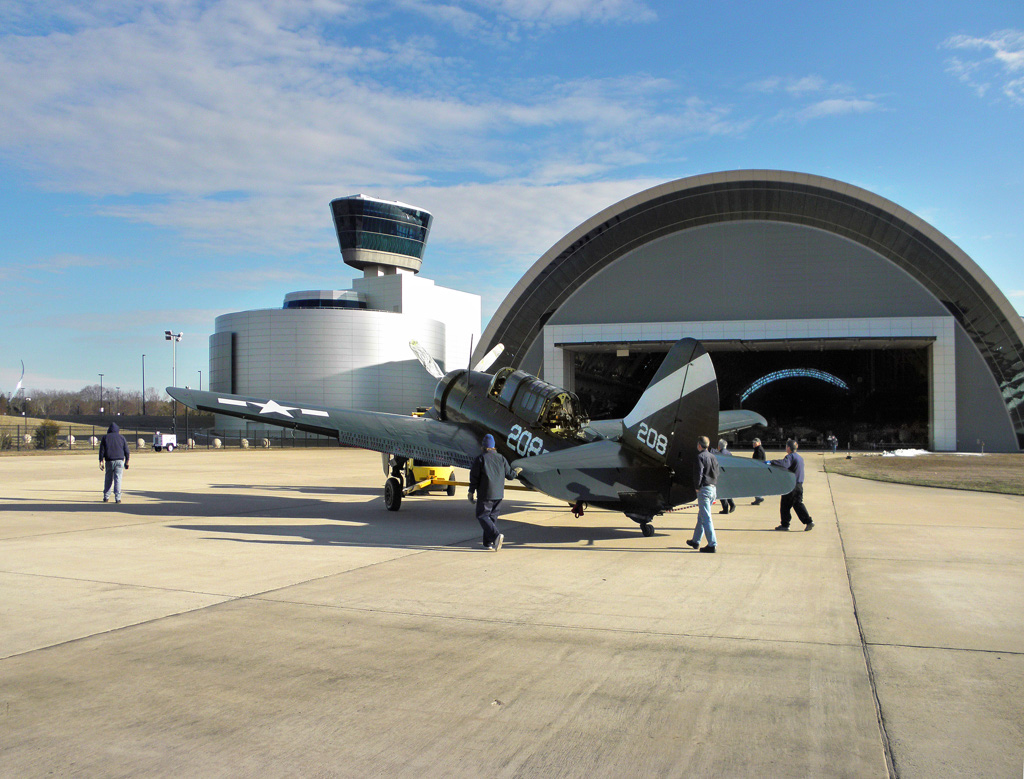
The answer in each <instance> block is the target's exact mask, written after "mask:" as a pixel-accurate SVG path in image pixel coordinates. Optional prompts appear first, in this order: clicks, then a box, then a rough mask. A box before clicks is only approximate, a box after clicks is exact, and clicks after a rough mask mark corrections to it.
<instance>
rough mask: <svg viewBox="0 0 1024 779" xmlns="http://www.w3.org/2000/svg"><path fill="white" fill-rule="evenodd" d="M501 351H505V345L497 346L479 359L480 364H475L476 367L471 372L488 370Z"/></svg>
mask: <svg viewBox="0 0 1024 779" xmlns="http://www.w3.org/2000/svg"><path fill="white" fill-rule="evenodd" d="M503 351H505V344H498V345H497V346H495V347H494V348H493V349H491V351H489V352H487V354H485V355H484V356H483V357H481V358H480V362H478V363H477V364H476V367H475V368H474V369H473V370H475V371H483V372H486V371H487V369H488V368H490V367H491V366H492V365H494V361H495V360H497V359H498V358H499V357H500V356H501V353H502V352H503Z"/></svg>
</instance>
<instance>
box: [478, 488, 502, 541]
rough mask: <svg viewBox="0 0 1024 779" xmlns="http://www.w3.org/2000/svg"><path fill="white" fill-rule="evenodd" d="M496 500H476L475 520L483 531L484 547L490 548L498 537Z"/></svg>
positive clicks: (497, 501)
mask: <svg viewBox="0 0 1024 779" xmlns="http://www.w3.org/2000/svg"><path fill="white" fill-rule="evenodd" d="M499 503H501V499H498V500H477V502H476V519H477V522H479V523H480V527H482V528H483V531H484V546H490V545H491V544H493V543H494V539H496V538H497V537H498V504H499Z"/></svg>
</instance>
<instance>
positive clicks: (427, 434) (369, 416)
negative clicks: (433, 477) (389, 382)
mask: <svg viewBox="0 0 1024 779" xmlns="http://www.w3.org/2000/svg"><path fill="white" fill-rule="evenodd" d="M167 394H168V395H170V396H171V397H172V398H174V399H175V400H177V401H179V402H181V403H184V404H185V405H186V406H188V407H189V408H194V409H196V410H198V411H210V412H213V413H215V414H223V415H225V416H231V417H237V418H239V419H246V420H249V421H251V422H256V423H258V424H260V425H267V426H274V427H284V428H289V429H292V430H303V431H306V432H309V433H316V434H318V435H326V436H331V437H332V438H337V439H338V441H339V442H340V443H342V444H347V445H349V446H358V447H360V448H362V449H370V450H372V451H375V452H387V453H390V454H395V455H398V456H400V457H413V458H416V459H419V460H426V461H430V462H437V463H451V464H452V465H457V466H459V467H462V468H469V467H470V466H471V465H472V464H473V458H474V457H476V455H477V454H478V453H479V452H480V444H479V442H478V440H477V436H476V434H475V433H474V432H473V431H472V430H470V429H468V428H464V427H461V426H459V425H455V424H451V423H442V422H438V421H437V420H436V419H429V418H427V417H413V416H403V415H401V414H385V413H382V412H378V411H356V410H354V409H338V408H327V407H323V406H314V405H310V404H306V403H289V402H285V401H276V400H272V399H269V398H255V397H247V396H244V395H229V394H226V393H222V392H199V391H197V390H190V389H183V388H181V387H168V388H167Z"/></svg>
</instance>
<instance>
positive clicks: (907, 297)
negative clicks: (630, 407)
mask: <svg viewBox="0 0 1024 779" xmlns="http://www.w3.org/2000/svg"><path fill="white" fill-rule="evenodd" d="M683 336H691V337H694V338H698V339H700V340H701V341H703V342H704V344H705V345H706V346H707V347H708V349H709V351H711V352H712V353H713V354H712V356H713V358H714V360H715V363H716V368H718V372H719V385H720V390H722V402H723V407H730V406H736V405H738V403H739V400H738V399H739V397H740V390H741V389H742V388H743V386H744V385H746V384H747V382H750V381H752V380H753V379H756V378H758V374H759V372H766V366H769V367H771V366H773V365H774V366H780V367H800V366H801V365H802V364H804V363H805V361H807V360H812V361H813V360H818V361H820V360H822V359H828V360H830V362H828V365H830V366H832V368H831V369H830V370H829V373H831V374H833V375H838V374H841V373H843V372H844V370H843V368H844V366H865V365H869V364H870V365H874V364H875V363H876V362H877V361H881V360H882V359H883V358H885V356H886V355H892V354H899V355H906V356H907V360H909V361H910V362H911V363H912V364H916V365H917V366H918V367H917V369H916V373H914V374H913V375H919V376H920V387H921V389H920V392H919V397H920V400H919V404H920V407H921V408H922V411H921V416H922V417H923V421H922V423H921V430H922V438H923V439H924V442H925V443H926V445H927V446H928V448H930V449H932V450H934V451H978V450H979V449H982V448H984V450H986V451H1004V452H1016V451H1020V450H1021V449H1022V448H1024V325H1022V319H1021V316H1020V315H1019V314H1018V313H1017V312H1016V311H1015V310H1014V308H1013V306H1012V305H1011V304H1010V302H1009V301H1008V300H1007V298H1006V296H1005V295H1003V293H1002V292H1000V290H999V289H998V288H997V287H996V286H995V285H994V284H993V283H992V281H991V279H989V278H988V276H987V275H986V274H985V273H984V272H983V271H982V270H981V269H980V268H979V267H978V266H977V265H976V264H975V263H974V262H973V261H972V260H971V259H970V258H969V257H968V256H967V255H966V254H965V253H964V252H963V251H962V250H961V249H960V248H959V247H957V246H956V245H955V244H954V243H953V242H952V241H951V240H949V239H948V238H947V237H946V236H944V235H943V234H942V233H940V232H939V231H938V230H936V229H935V228H934V227H932V226H931V225H929V224H928V223H926V222H925V221H924V220H922V219H920V218H919V217H917V216H915V215H914V214H912V213H910V212H909V211H907V210H906V209H904V208H901V207H900V206H898V205H896V204H894V203H892V202H890V201H888V200H886V199H884V198H882V197H880V196H878V195H876V194H874V193H872V192H868V191H866V190H864V189H860V188H858V187H856V186H853V185H851V184H846V183H843V182H841V181H836V180H832V179H828V178H823V177H820V176H813V175H808V174H804V173H795V172H784V171H768V170H738V171H727V172H719V173H710V174H705V175H699V176H694V177H690V178H684V179H679V180H676V181H671V182H668V183H666V184H662V185H660V186H657V187H654V188H652V189H648V190H646V191H643V192H640V193H638V194H636V195H633V196H632V197H629V198H626V199H625V200H623V201H621V202H619V203H617V204H615V205H613V206H611V207H610V208H607V209H605V210H604V211H602V212H601V213H599V214H597V215H595V216H594V217H592V218H590V219H588V220H587V221H586V222H584V223H583V224H581V225H580V226H578V227H577V228H576V229H574V230H573V231H572V232H570V233H569V234H568V235H566V236H565V237H564V238H563V239H561V240H560V241H559V242H558V243H556V244H555V245H554V246H553V247H551V249H550V250H549V251H548V252H547V253H546V254H544V256H543V257H541V258H540V259H539V260H538V261H537V262H536V263H535V264H534V265H533V266H532V267H531V268H530V270H529V271H528V272H527V273H526V274H525V276H523V278H522V279H521V280H520V281H519V283H518V284H517V285H516V286H515V287H514V288H513V289H512V291H511V292H510V293H509V294H508V296H507V297H506V298H505V300H504V301H503V302H502V304H501V305H500V307H499V308H498V310H497V312H496V313H495V315H494V316H493V317H492V319H491V320H490V323H489V324H488V326H487V328H486V330H485V331H484V335H483V337H482V338H481V340H480V344H479V346H478V349H477V354H478V355H482V354H484V353H486V352H487V351H488V350H489V349H491V348H492V347H493V346H494V345H496V344H498V343H502V344H504V345H505V352H504V354H503V355H502V357H501V358H500V360H499V362H498V363H497V364H496V366H495V369H497V368H500V367H502V366H513V367H521V368H523V369H525V370H527V371H531V372H540V373H541V375H543V376H544V378H545V379H546V380H547V381H550V382H552V383H554V384H557V385H560V386H565V387H566V388H568V389H571V390H574V391H577V392H578V393H579V392H580V389H581V387H580V384H581V377H580V376H578V375H577V372H578V371H579V370H580V369H581V366H583V365H585V364H586V360H587V359H592V358H593V357H594V355H597V356H598V357H601V358H602V359H604V358H607V359H609V360H611V359H613V358H614V357H616V356H618V357H628V356H629V355H637V354H640V355H642V354H643V353H644V352H645V351H647V352H658V351H667V348H668V344H670V343H671V342H673V341H675V340H676V339H678V338H680V337H683ZM657 361H658V360H654V361H653V362H655V364H656V363H657ZM773 361H774V362H773ZM723 363H724V364H727V365H731V366H732V367H731V368H730V369H729V371H731V372H732V374H733V375H732V377H731V381H732V384H733V386H732V387H731V388H730V387H727V386H724V385H723V369H722V367H721V365H722V364H723ZM752 364H753V365H754V367H750V366H751V365H752ZM858 370H859V369H858ZM729 371H727V373H728V372H729ZM853 372H854V373H857V370H853ZM868 373H869V371H868V369H867V368H864V369H863V370H860V373H859V375H857V376H852V377H851V379H852V381H854V382H862V384H861V385H860V386H864V385H863V382H864V381H865V377H867V378H866V380H867V382H868V383H872V382H876V383H877V384H878V385H885V384H886V383H888V384H889V385H890V386H888V387H886V386H873V387H872V390H873V394H872V393H871V392H868V391H867V390H865V391H864V392H863V396H864V397H865V398H867V401H865V402H866V403H867V404H868V405H869V406H870V404H871V400H870V399H871V398H872V397H875V398H883V399H884V398H885V397H886V395H885V390H887V389H888V390H892V391H898V390H899V389H900V387H898V386H894V385H898V384H900V383H901V381H902V380H901V379H899V376H900V375H901V374H900V373H899V372H898V371H896V370H895V369H892V370H889V371H888V372H882V373H877V372H876V373H871V375H870V376H869V375H868ZM912 373H913V372H912ZM776 374H778V375H785V374H786V371H776V373H774V374H772V375H773V376H774V375H776ZM620 378H621V379H622V381H620V383H628V382H629V380H630V378H631V377H630V376H628V375H626V376H623V377H620ZM804 382H805V383H804V384H801V385H798V384H790V385H789V387H790V389H789V391H788V392H789V394H793V395H797V396H799V395H800V394H801V392H803V389H801V388H803V387H806V386H807V380H804ZM726 383H728V377H727V381H726ZM843 383H844V382H842V381H840V382H839V384H843ZM641 386H642V384H641ZM748 386H750V387H753V386H756V385H755V384H749V385H748ZM774 386H778V387H785V386H787V382H786V381H779V382H777V384H776V385H774ZM827 389H828V390H829V391H835V392H840V391H841V390H838V389H835V388H833V387H829V388H827ZM748 391H749V390H748ZM581 397H582V395H581ZM758 400H759V399H758V396H757V395H755V396H754V397H753V398H751V399H750V401H749V403H748V405H749V407H751V408H754V409H755V410H759V411H762V413H766V410H765V409H764V408H762V407H761V405H759V402H757V401H758ZM797 400H801V398H800V397H797ZM878 405H885V404H884V400H883V401H879V402H878V403H876V406H878ZM768 411H770V409H769V410H768ZM874 413H884V409H882V410H880V409H879V408H875V409H874ZM593 415H594V416H595V417H600V416H601V415H600V414H593ZM766 416H768V413H766ZM780 416H781V415H780ZM780 423H781V424H780V429H781V426H782V424H785V422H783V421H782V420H781V419H780ZM852 437H853V439H854V441H856V434H855V433H854V434H852ZM840 438H841V440H842V445H843V446H846V439H844V438H843V437H842V436H840ZM901 440H902V439H901Z"/></svg>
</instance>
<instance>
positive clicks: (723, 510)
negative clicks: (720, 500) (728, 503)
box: [718, 508, 729, 514]
mask: <svg viewBox="0 0 1024 779" xmlns="http://www.w3.org/2000/svg"><path fill="white" fill-rule="evenodd" d="M718 513H719V514H728V513H729V509H727V508H726V509H722V510H721V511H719V512H718Z"/></svg>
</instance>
